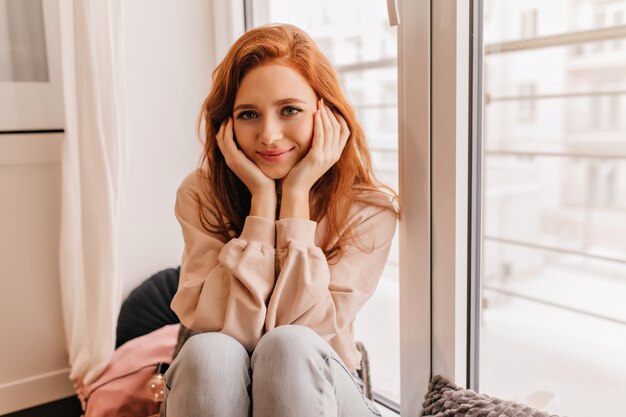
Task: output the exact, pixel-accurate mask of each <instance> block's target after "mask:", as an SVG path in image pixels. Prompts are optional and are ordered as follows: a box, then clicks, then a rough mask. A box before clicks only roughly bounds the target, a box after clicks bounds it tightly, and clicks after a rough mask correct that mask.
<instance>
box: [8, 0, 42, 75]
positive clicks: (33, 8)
mask: <svg viewBox="0 0 626 417" xmlns="http://www.w3.org/2000/svg"><path fill="white" fill-rule="evenodd" d="M7 81H18V82H47V81H48V60H47V55H46V39H45V27H44V19H43V5H42V3H41V0H0V82H7Z"/></svg>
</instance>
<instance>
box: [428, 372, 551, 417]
mask: <svg viewBox="0 0 626 417" xmlns="http://www.w3.org/2000/svg"><path fill="white" fill-rule="evenodd" d="M421 416H422V417H461V416H467V417H499V416H506V417H558V416H554V415H552V416H551V415H550V414H548V413H545V412H543V411H538V410H535V409H534V408H531V407H529V406H527V405H524V404H519V403H515V402H513V401H503V400H499V399H497V398H492V397H489V396H488V395H485V394H477V393H476V392H474V391H472V390H468V389H464V388H460V387H457V386H456V385H454V384H452V383H450V382H449V381H447V380H446V379H444V378H443V377H442V376H440V375H436V376H434V377H433V378H432V380H431V381H430V384H429V387H428V393H427V394H426V397H425V399H424V404H423V409H422V414H421Z"/></svg>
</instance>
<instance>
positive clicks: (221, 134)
mask: <svg viewBox="0 0 626 417" xmlns="http://www.w3.org/2000/svg"><path fill="white" fill-rule="evenodd" d="M216 139H217V146H218V147H219V148H220V150H221V151H222V155H224V160H225V161H226V165H228V166H229V167H230V169H231V170H232V171H233V172H234V173H235V175H237V177H239V179H240V180H241V181H242V182H243V183H244V184H245V185H246V187H248V190H250V193H251V194H252V196H255V195H256V194H259V193H270V192H271V193H275V192H276V183H275V182H274V180H273V179H271V178H268V177H267V176H266V175H265V174H264V173H263V171H261V169H260V168H259V167H258V166H257V165H256V164H255V163H254V162H252V161H251V160H250V159H248V157H247V156H246V154H244V153H243V152H242V151H241V150H240V149H239V148H237V145H236V144H235V139H234V135H233V119H232V117H229V118H228V119H227V120H224V121H223V122H222V125H221V126H220V130H219V131H218V132H217V135H216Z"/></svg>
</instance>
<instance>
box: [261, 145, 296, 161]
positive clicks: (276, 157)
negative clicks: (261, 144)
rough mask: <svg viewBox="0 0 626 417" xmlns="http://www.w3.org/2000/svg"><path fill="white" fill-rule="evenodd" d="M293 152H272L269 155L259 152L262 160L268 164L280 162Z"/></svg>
mask: <svg viewBox="0 0 626 417" xmlns="http://www.w3.org/2000/svg"><path fill="white" fill-rule="evenodd" d="M292 150H293V148H291V149H287V150H285V151H272V152H268V153H264V152H258V154H259V155H261V158H263V159H264V160H266V161H268V162H278V161H281V160H282V159H284V158H285V157H286V156H287V154H288V153H289V152H291V151H292Z"/></svg>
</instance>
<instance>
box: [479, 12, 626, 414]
mask: <svg viewBox="0 0 626 417" xmlns="http://www.w3.org/2000/svg"><path fill="white" fill-rule="evenodd" d="M625 12H626V1H624V0H615V1H604V0H603V1H596V0H555V1H550V2H539V1H532V2H528V1H526V0H524V1H523V0H486V1H485V3H484V14H483V19H484V20H483V25H484V26H483V29H484V43H485V51H486V53H485V55H484V57H483V60H484V67H483V69H484V94H485V96H484V97H485V100H484V129H483V155H482V157H483V184H482V186H483V196H482V199H483V200H482V209H483V213H482V219H483V220H482V226H483V230H482V233H483V241H482V267H481V269H482V273H481V275H482V276H481V280H482V282H481V286H482V311H481V324H480V359H479V364H480V369H479V380H480V383H479V387H480V390H481V391H483V392H485V393H488V394H491V395H495V396H499V397H502V398H506V399H511V400H516V401H520V402H524V403H527V404H529V405H531V406H533V407H536V408H539V409H542V410H546V411H548V412H550V413H554V414H558V415H568V416H570V417H585V416H591V415H607V416H608V415H620V413H623V411H622V410H621V407H622V406H621V405H620V404H619V402H618V401H617V398H621V397H623V395H624V392H626V360H624V351H625V348H626V303H625V302H624V300H626V238H625V236H626V193H625V192H624V190H626V70H625V68H626V40H625V39H624V37H625V35H624V34H625V31H624V26H620V25H624V21H623V19H624V17H623V16H624V13H625ZM610 28H613V29H614V30H612V31H611V30H609V31H605V32H604V34H603V35H602V36H600V37H598V38H596V39H595V40H593V41H587V40H585V38H584V36H580V35H577V33H578V32H583V31H588V30H591V29H610ZM544 35H563V36H559V37H558V39H557V40H556V41H555V42H554V43H553V44H551V45H549V46H546V45H545V44H541V43H538V42H537V43H533V41H532V39H533V38H534V37H537V36H544ZM585 36H591V35H589V33H587V35H585ZM518 39H520V40H521V39H525V40H526V42H530V44H529V47H528V48H523V49H520V48H515V47H510V46H511V45H510V44H509V45H507V43H506V42H509V41H513V40H518ZM529 39H530V41H529Z"/></svg>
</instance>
